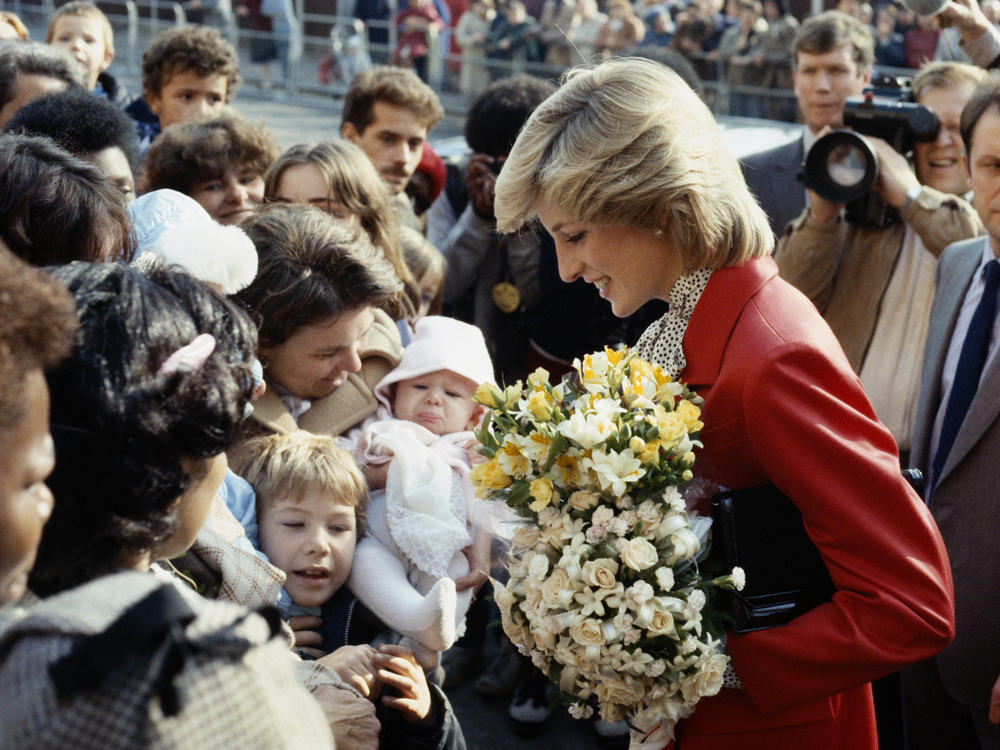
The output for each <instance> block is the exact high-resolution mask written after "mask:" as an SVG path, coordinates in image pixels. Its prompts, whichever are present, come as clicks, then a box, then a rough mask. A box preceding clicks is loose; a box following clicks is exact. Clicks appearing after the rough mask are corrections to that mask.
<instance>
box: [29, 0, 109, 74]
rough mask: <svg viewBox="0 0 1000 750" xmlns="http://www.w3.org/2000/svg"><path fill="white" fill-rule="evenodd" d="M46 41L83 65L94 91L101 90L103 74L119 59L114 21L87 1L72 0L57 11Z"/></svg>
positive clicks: (51, 21) (50, 22)
mask: <svg viewBox="0 0 1000 750" xmlns="http://www.w3.org/2000/svg"><path fill="white" fill-rule="evenodd" d="M45 42H46V44H51V45H52V46H53V47H60V48H62V49H64V50H66V51H67V52H69V54H70V55H72V56H73V59H75V60H76V61H77V62H78V63H79V64H80V68H81V70H82V71H83V74H84V78H85V82H86V86H87V88H88V89H90V90H93V89H95V88H96V87H97V84H98V78H99V77H100V75H101V73H103V72H104V71H106V70H107V69H108V66H110V65H111V61H112V60H114V59H115V41H114V32H113V31H112V29H111V22H110V21H108V17H107V16H105V15H104V13H102V12H101V10H100V8H98V7H97V6H96V5H94V4H93V3H89V2H86V0H72V2H69V3H67V4H66V5H64V6H62V7H61V8H59V10H57V11H56V13H55V15H54V16H52V19H51V20H50V21H49V28H48V31H47V32H46V34H45ZM104 88H105V93H108V92H107V90H106V87H104Z"/></svg>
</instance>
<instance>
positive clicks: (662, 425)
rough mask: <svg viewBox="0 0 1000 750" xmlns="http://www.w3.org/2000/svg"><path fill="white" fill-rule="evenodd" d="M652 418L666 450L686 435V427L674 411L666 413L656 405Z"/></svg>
mask: <svg viewBox="0 0 1000 750" xmlns="http://www.w3.org/2000/svg"><path fill="white" fill-rule="evenodd" d="M653 416H654V417H655V418H656V426H657V427H658V428H659V430H660V435H659V439H660V441H661V442H662V443H663V444H664V445H665V446H666V447H667V449H668V450H669V449H670V448H673V447H674V446H675V445H677V443H679V442H680V441H681V439H682V438H683V437H684V435H685V434H686V433H687V430H688V428H687V425H686V424H685V423H684V420H683V419H681V417H680V415H678V413H677V412H676V411H667V410H666V409H664V408H663V407H662V406H660V405H659V404H657V405H656V406H655V407H654V408H653Z"/></svg>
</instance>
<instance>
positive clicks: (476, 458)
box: [465, 438, 486, 466]
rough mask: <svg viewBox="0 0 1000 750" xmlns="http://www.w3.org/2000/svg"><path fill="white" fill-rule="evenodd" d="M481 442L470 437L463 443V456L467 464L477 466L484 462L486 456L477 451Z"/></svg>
mask: <svg viewBox="0 0 1000 750" xmlns="http://www.w3.org/2000/svg"><path fill="white" fill-rule="evenodd" d="M481 447H482V446H481V444H480V442H479V441H478V440H476V439H475V438H472V440H470V441H469V442H468V443H466V444H465V457H466V459H468V461H469V466H478V465H479V464H484V463H486V456H484V455H483V454H482V453H480V452H479V449H480V448H481Z"/></svg>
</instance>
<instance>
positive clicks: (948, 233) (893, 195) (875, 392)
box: [775, 63, 983, 457]
mask: <svg viewBox="0 0 1000 750" xmlns="http://www.w3.org/2000/svg"><path fill="white" fill-rule="evenodd" d="M982 76H983V71H981V70H980V69H978V68H973V67H971V66H968V65H963V64H961V63H931V64H929V65H927V66H925V67H924V68H923V69H922V70H921V72H920V73H919V74H918V75H917V76H916V77H915V78H914V82H913V83H914V92H915V95H916V98H917V101H918V102H919V103H920V104H922V105H923V106H925V107H927V108H928V109H930V110H931V111H932V112H934V113H935V114H936V115H937V117H938V119H939V120H940V121H941V129H940V132H939V135H938V137H937V140H935V141H933V142H929V143H918V144H917V145H916V147H915V149H914V169H913V170H911V168H910V166H909V164H908V163H907V161H906V159H905V158H904V157H903V156H902V155H900V154H898V153H896V152H895V151H894V150H893V149H892V148H891V147H890V146H889V145H888V144H887V143H886V142H884V141H882V140H879V139H876V138H872V139H870V141H871V142H872V144H873V146H874V148H875V152H876V154H877V157H878V162H879V164H878V168H879V177H878V180H877V182H876V184H875V187H874V190H875V191H876V192H878V193H879V195H881V197H882V198H883V200H885V202H886V203H887V204H889V205H890V206H893V207H894V208H896V209H897V210H898V211H899V213H900V216H901V219H902V221H901V222H899V223H896V224H893V225H891V226H889V227H885V228H873V227H862V226H856V225H854V224H851V223H849V222H847V221H846V220H845V217H844V211H843V209H844V206H843V204H837V203H831V202H830V201H827V200H824V199H823V198H821V197H820V196H818V195H816V194H815V193H814V192H812V191H809V201H808V206H807V207H806V209H805V210H804V211H803V212H802V214H801V215H800V216H799V218H798V219H796V220H795V221H794V222H793V223H792V225H791V229H790V231H789V232H787V233H786V234H785V236H784V237H782V239H781V242H780V243H779V245H778V249H777V251H776V256H775V257H776V260H777V261H778V266H779V267H780V269H781V274H782V276H784V277H785V279H787V280H788V281H790V282H791V283H792V284H794V285H795V286H797V287H798V288H799V289H801V290H802V291H803V292H804V293H805V294H806V295H807V296H808V297H809V298H810V299H811V300H812V301H813V303H814V304H815V305H816V307H817V308H818V309H819V311H820V312H821V313H822V314H823V317H824V318H826V321H827V323H829V324H830V327H831V328H832V329H833V332H834V333H835V334H836V335H837V338H838V339H839V340H840V344H841V346H843V347H844V351H845V352H846V354H847V357H848V359H849V360H850V362H851V365H852V366H853V367H854V369H855V370H856V371H857V372H858V374H859V375H860V376H861V380H862V382H863V383H864V386H865V391H866V392H867V393H868V397H869V398H870V399H871V402H872V405H873V406H874V407H875V411H876V413H877V414H878V415H879V417H880V418H881V419H882V421H883V422H885V423H886V425H887V426H888V427H889V429H890V430H892V433H893V435H894V436H895V438H896V441H897V443H898V444H899V448H900V452H901V453H903V454H904V457H905V454H906V453H907V452H908V451H909V448H910V435H911V434H912V432H913V424H914V419H915V414H916V399H917V393H918V390H919V386H920V364H921V357H922V354H923V342H924V339H925V338H926V334H927V321H928V316H929V314H930V306H931V298H932V296H933V293H934V270H935V266H936V264H937V258H938V256H939V255H940V254H941V251H942V250H944V248H945V247H946V246H947V245H949V244H950V243H952V242H957V241H959V240H963V239H968V238H971V237H975V236H977V235H980V234H982V233H983V227H982V224H981V222H980V221H979V218H978V217H977V216H976V212H975V210H974V209H973V208H972V206H971V205H970V204H969V203H968V202H967V201H966V200H965V199H964V198H963V197H962V195H964V194H965V193H966V192H968V190H969V182H968V176H967V175H966V173H965V167H964V164H963V161H962V158H963V154H964V149H963V147H962V141H961V137H960V135H959V132H958V130H959V117H960V115H961V112H962V107H963V106H964V105H965V103H966V102H967V101H968V99H969V97H970V96H971V95H972V91H973V89H974V88H975V86H976V84H977V83H978V81H979V80H980V79H981V78H982Z"/></svg>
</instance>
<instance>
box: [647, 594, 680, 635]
mask: <svg viewBox="0 0 1000 750" xmlns="http://www.w3.org/2000/svg"><path fill="white" fill-rule="evenodd" d="M646 630H648V631H649V632H650V633H654V634H656V635H667V634H668V633H672V632H673V630H674V616H673V615H672V614H670V612H668V611H667V610H666V609H664V608H663V607H660V606H659V605H658V603H657V602H656V601H655V600H654V601H653V614H652V616H651V617H650V618H649V625H647V626H646Z"/></svg>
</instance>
